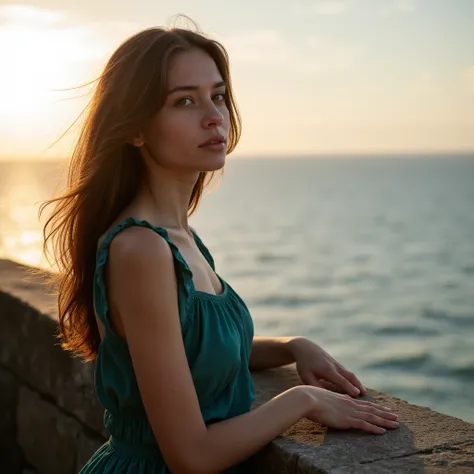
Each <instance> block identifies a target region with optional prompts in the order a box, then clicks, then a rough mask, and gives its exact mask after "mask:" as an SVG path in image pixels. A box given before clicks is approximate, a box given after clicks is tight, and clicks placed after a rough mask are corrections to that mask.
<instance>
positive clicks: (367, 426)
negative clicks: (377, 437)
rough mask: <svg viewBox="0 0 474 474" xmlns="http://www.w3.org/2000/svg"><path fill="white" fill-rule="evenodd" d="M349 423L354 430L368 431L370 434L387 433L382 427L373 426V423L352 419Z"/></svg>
mask: <svg viewBox="0 0 474 474" xmlns="http://www.w3.org/2000/svg"><path fill="white" fill-rule="evenodd" d="M349 422H350V424H351V427H352V428H356V429H358V430H363V431H367V432H368V433H373V434H384V433H385V432H386V431H387V430H386V429H384V428H381V427H380V426H375V425H372V424H371V423H369V422H367V421H365V420H362V419H361V418H350V419H349Z"/></svg>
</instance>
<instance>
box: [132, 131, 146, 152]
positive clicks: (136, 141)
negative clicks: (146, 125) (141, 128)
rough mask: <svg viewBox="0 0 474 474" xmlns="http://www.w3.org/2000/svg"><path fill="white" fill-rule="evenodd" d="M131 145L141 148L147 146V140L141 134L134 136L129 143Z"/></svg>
mask: <svg viewBox="0 0 474 474" xmlns="http://www.w3.org/2000/svg"><path fill="white" fill-rule="evenodd" d="M128 143H130V145H133V146H136V147H137V148H141V147H142V146H143V145H144V144H145V139H144V137H143V134H142V133H141V132H139V133H137V134H136V135H134V136H133V137H132V138H131V139H130V140H129V141H128Z"/></svg>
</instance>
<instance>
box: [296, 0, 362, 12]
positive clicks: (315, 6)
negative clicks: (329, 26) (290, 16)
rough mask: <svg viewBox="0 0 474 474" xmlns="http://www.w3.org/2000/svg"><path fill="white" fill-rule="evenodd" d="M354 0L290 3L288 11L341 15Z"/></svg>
mask: <svg viewBox="0 0 474 474" xmlns="http://www.w3.org/2000/svg"><path fill="white" fill-rule="evenodd" d="M354 3H355V0H315V1H313V2H312V3H311V4H310V5H307V4H306V5H298V4H292V5H291V7H290V11H291V12H292V13H297V14H309V13H311V14H314V15H341V14H343V13H346V12H347V11H348V10H350V9H351V8H352V7H353V6H354Z"/></svg>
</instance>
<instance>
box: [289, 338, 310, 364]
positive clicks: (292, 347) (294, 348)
mask: <svg viewBox="0 0 474 474" xmlns="http://www.w3.org/2000/svg"><path fill="white" fill-rule="evenodd" d="M305 341H307V339H306V338H305V337H304V336H294V337H291V338H289V339H288V341H287V343H286V346H287V349H288V352H289V354H290V355H291V358H292V359H293V362H296V356H297V353H298V351H299V349H300V347H301V346H302V345H303V344H305Z"/></svg>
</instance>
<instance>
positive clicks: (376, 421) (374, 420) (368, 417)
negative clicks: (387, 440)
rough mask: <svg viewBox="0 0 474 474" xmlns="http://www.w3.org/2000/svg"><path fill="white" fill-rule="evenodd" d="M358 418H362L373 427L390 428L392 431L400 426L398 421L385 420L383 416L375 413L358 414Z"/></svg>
mask: <svg viewBox="0 0 474 474" xmlns="http://www.w3.org/2000/svg"><path fill="white" fill-rule="evenodd" d="M357 416H358V417H360V418H362V419H363V420H365V421H367V422H368V423H370V424H372V425H377V426H381V427H383V428H390V429H392V430H393V429H395V428H398V426H399V423H398V421H394V420H387V419H386V418H383V417H381V416H377V415H375V414H373V413H367V412H358V414H357Z"/></svg>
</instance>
